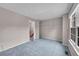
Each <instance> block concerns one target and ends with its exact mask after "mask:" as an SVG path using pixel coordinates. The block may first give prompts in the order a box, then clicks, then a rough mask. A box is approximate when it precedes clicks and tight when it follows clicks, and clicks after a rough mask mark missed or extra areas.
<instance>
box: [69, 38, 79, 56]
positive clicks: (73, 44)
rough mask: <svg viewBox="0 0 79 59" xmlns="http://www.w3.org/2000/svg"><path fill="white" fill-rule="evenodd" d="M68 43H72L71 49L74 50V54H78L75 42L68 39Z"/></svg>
mask: <svg viewBox="0 0 79 59" xmlns="http://www.w3.org/2000/svg"><path fill="white" fill-rule="evenodd" d="M69 43H70V44H71V45H72V47H73V49H74V50H75V52H76V54H77V55H78V56H79V51H78V50H77V48H76V44H75V43H74V42H73V41H72V40H71V39H70V40H69Z"/></svg>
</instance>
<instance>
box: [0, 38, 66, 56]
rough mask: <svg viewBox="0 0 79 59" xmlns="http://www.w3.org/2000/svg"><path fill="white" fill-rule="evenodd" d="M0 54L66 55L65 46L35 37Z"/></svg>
mask: <svg viewBox="0 0 79 59" xmlns="http://www.w3.org/2000/svg"><path fill="white" fill-rule="evenodd" d="M0 56H67V55H66V54H65V47H64V46H63V45H62V44H61V43H59V42H57V41H53V40H47V39H37V40H35V41H31V42H28V43H24V44H21V45H19V46H17V47H14V48H11V49H9V50H6V51H3V52H0Z"/></svg>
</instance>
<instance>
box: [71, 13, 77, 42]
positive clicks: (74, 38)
mask: <svg viewBox="0 0 79 59" xmlns="http://www.w3.org/2000/svg"><path fill="white" fill-rule="evenodd" d="M71 39H72V40H73V41H74V42H76V19H75V14H74V15H73V16H72V23H71Z"/></svg>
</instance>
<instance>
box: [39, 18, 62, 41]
mask: <svg viewBox="0 0 79 59" xmlns="http://www.w3.org/2000/svg"><path fill="white" fill-rule="evenodd" d="M40 32H41V33H40V34H41V38H46V39H52V40H57V41H61V40H62V19H61V18H56V19H51V20H46V21H42V22H41V23H40Z"/></svg>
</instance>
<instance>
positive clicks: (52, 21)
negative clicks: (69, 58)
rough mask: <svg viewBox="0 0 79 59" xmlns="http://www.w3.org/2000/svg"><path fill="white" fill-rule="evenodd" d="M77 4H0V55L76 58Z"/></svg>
mask: <svg viewBox="0 0 79 59" xmlns="http://www.w3.org/2000/svg"><path fill="white" fill-rule="evenodd" d="M78 18H79V4H78V3H0V56H78V55H79V32H78V31H79V19H78Z"/></svg>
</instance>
